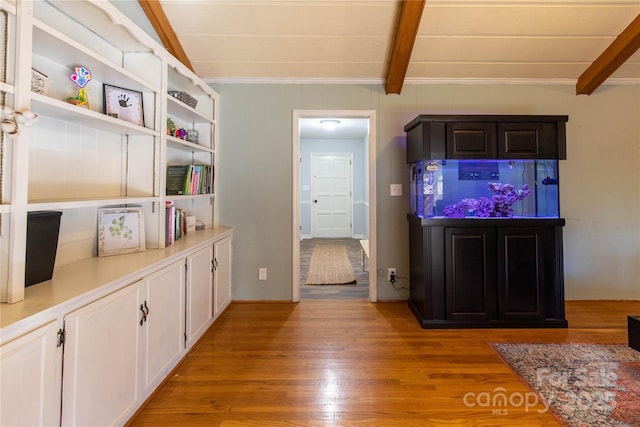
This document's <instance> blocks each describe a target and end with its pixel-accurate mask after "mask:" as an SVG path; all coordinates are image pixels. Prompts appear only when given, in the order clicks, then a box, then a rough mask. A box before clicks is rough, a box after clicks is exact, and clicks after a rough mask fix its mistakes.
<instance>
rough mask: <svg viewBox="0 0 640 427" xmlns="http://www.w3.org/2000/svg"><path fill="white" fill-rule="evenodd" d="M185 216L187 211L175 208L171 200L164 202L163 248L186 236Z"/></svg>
mask: <svg viewBox="0 0 640 427" xmlns="http://www.w3.org/2000/svg"><path fill="white" fill-rule="evenodd" d="M187 216H188V214H187V211H185V210H183V209H180V208H177V207H176V206H175V205H174V204H173V202H172V201H171V200H167V201H166V202H165V239H164V245H165V246H171V245H172V244H173V243H174V242H175V241H176V240H180V239H181V238H182V236H184V235H186V234H187Z"/></svg>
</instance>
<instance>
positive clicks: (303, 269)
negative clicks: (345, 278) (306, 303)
mask: <svg viewBox="0 0 640 427" xmlns="http://www.w3.org/2000/svg"><path fill="white" fill-rule="evenodd" d="M316 245H344V246H345V247H346V248H347V254H348V255H349V261H350V262H351V267H352V268H353V272H354V274H355V275H356V283H355V284H353V285H319V286H318V285H316V286H310V285H307V284H306V283H305V282H306V280H307V273H308V272H309V264H310V261H311V254H312V253H313V248H314V247H316ZM364 267H365V268H364V269H363V268H362V246H360V241H359V240H358V239H347V238H343V239H317V238H316V239H304V240H302V241H301V242H300V298H301V299H366V300H368V299H369V260H368V259H365V266H364Z"/></svg>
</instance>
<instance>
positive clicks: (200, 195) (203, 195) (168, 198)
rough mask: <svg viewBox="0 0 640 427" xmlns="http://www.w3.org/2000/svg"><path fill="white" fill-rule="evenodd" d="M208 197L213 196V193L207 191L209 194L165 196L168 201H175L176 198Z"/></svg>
mask: <svg viewBox="0 0 640 427" xmlns="http://www.w3.org/2000/svg"><path fill="white" fill-rule="evenodd" d="M210 197H215V194H214V193H209V194H187V195H172V196H165V199H166V200H170V201H177V200H190V199H208V198H210Z"/></svg>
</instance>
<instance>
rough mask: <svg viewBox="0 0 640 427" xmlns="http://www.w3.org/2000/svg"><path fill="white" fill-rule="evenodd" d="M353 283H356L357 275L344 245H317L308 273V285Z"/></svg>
mask: <svg viewBox="0 0 640 427" xmlns="http://www.w3.org/2000/svg"><path fill="white" fill-rule="evenodd" d="M353 283H356V275H355V274H354V272H353V267H351V262H350V261H349V255H348V254H347V248H346V247H344V245H316V246H315V247H314V248H313V253H312V254H311V261H310V262H309V272H308V273H307V281H306V284H307V285H345V284H353Z"/></svg>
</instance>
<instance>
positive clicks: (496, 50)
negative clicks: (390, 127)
mask: <svg viewBox="0 0 640 427" xmlns="http://www.w3.org/2000/svg"><path fill="white" fill-rule="evenodd" d="M160 3H161V5H162V7H163V9H164V11H165V13H166V15H167V17H168V18H169V21H170V22H171V25H172V27H173V30H174V31H175V32H176V34H177V36H178V39H179V41H180V43H181V44H182V47H183V48H184V50H185V52H186V54H187V56H188V58H189V60H190V61H191V64H192V65H193V67H194V69H195V71H196V73H197V74H198V75H199V76H201V77H203V78H204V79H205V80H207V81H209V82H229V81H246V80H251V81H258V82H278V81H280V82H295V81H312V82H318V81H322V82H332V81H335V82H372V83H374V82H375V83H378V82H380V83H381V82H383V81H384V79H385V77H386V73H387V66H388V61H389V55H390V50H391V47H392V44H393V35H394V32H395V25H396V20H397V14H398V11H399V5H400V1H399V0H160ZM639 14H640V0H427V2H426V6H425V9H424V12H423V15H422V21H421V24H420V29H419V32H418V37H417V39H416V42H415V45H414V49H413V54H412V56H411V62H410V64H409V68H408V70H407V76H406V80H405V82H406V83H412V82H416V83H417V82H431V81H435V82H448V81H476V80H488V81H524V82H528V81H529V82H543V81H544V82H554V83H567V84H569V83H571V84H575V81H576V80H577V78H578V77H579V76H580V74H582V72H583V71H584V70H585V69H586V68H587V67H588V66H589V65H590V64H591V63H592V62H593V61H594V60H595V59H596V58H597V57H598V56H599V55H600V54H601V53H602V52H603V51H604V50H605V49H606V48H607V46H609V45H610V44H611V43H612V42H613V41H614V40H615V38H616V37H617V36H618V35H619V34H620V33H621V32H622V31H623V30H624V29H625V28H626V27H627V26H628V25H629V24H630V23H631V21H632V20H633V19H634V18H635V17H636V16H638V15H639ZM612 82H614V83H615V82H618V83H626V82H635V83H638V82H640V52H636V53H635V54H634V55H633V56H632V57H631V58H630V59H629V60H628V61H627V62H626V63H625V64H624V65H622V66H621V67H620V68H619V69H618V71H616V72H615V73H614V74H613V75H612V76H611V78H610V79H609V83H612Z"/></svg>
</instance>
